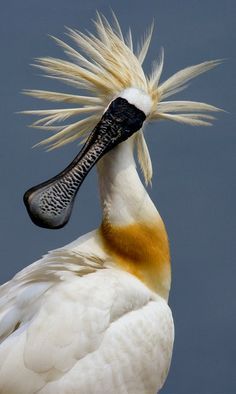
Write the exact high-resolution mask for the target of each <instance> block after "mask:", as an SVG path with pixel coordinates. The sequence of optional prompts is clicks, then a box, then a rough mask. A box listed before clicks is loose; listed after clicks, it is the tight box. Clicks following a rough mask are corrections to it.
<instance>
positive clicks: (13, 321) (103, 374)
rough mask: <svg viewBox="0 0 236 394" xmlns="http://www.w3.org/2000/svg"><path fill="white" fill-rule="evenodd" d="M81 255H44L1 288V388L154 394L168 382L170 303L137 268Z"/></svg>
mask: <svg viewBox="0 0 236 394" xmlns="http://www.w3.org/2000/svg"><path fill="white" fill-rule="evenodd" d="M50 259H51V260H50ZM78 261H80V263H77V264H75V263H74V262H73V263H72V262H70V261H69V259H68V261H66V258H65V262H64V264H62V262H61V261H60V265H57V263H56V255H55V256H54V258H52V257H51V258H49V259H48V261H47V259H46V260H45V258H44V259H42V260H39V262H37V263H35V264H33V265H31V266H30V267H28V268H27V269H26V270H24V271H22V273H19V274H18V275H17V276H16V277H15V279H13V280H12V281H10V282H8V283H7V284H6V285H4V286H2V288H0V295H1V299H2V304H1V306H0V327H1V332H0V334H1V336H2V343H1V345H0V393H1V394H16V393H17V394H32V393H36V392H37V393H40V394H49V393H53V394H55V393H58V394H60V393H63V394H65V393H68V394H73V393H80V394H89V393H94V392H96V393H109V394H110V393H116V394H119V393H129V394H138V393H140V394H141V393H142V394H154V393H156V391H157V390H159V389H160V388H161V386H162V384H163V383H164V380H165V377H166V375H167V372H168V368H169V364H170V359H171V353H172V345H173V322H172V316H171V312H170V309H169V307H168V305H167V303H166V301H165V300H163V299H162V298H161V297H159V296H157V295H155V294H154V293H153V292H151V291H150V290H149V289H148V288H147V287H146V286H145V285H143V284H142V283H141V282H140V281H139V280H138V279H136V278H135V277H133V276H132V275H130V274H129V273H126V272H123V271H121V270H118V269H113V268H104V267H102V266H100V267H99V263H98V262H91V261H90V262H87V265H86V262H85V260H83V259H82V258H80V260H78ZM52 267H53V268H52ZM33 278H34V280H33ZM45 279H46V280H45Z"/></svg>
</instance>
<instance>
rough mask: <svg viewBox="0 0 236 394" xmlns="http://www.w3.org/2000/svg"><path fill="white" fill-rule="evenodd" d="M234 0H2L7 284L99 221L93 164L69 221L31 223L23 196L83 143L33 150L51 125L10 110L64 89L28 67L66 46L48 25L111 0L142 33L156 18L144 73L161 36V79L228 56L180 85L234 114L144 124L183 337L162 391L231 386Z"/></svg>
mask: <svg viewBox="0 0 236 394" xmlns="http://www.w3.org/2000/svg"><path fill="white" fill-rule="evenodd" d="M235 4H236V3H235V1H233V0H232V1H230V0H225V1H217V0H205V1H196V0H182V1H180V0H178V1H177V0H176V1H175V0H162V1H161V0H160V1H154V0H153V1H148V0H145V1H137V0H131V1H124V2H122V1H120V2H118V1H114V0H111V1H108V0H104V1H102V0H96V1H92V0H86V1H85V2H82V1H78V0H67V1H65V0H63V1H62V0H51V1H45V0H40V1H36V0H24V1H19V0H15V1H14V0H12V1H7V2H5V1H4V2H1V12H0V30H1V35H0V39H1V60H0V68H1V73H0V78H1V81H0V89H1V90H0V92H1V108H0V111H1V134H0V142H1V145H0V166H1V167H0V168H1V172H0V176H1V183H0V184H1V193H0V199H1V205H0V207H1V209H0V228H1V238H0V243H1V244H0V261H1V268H0V281H1V282H4V281H6V280H8V279H10V278H11V277H12V275H13V274H14V273H15V272H17V271H18V270H20V269H21V268H23V267H24V266H26V265H28V264H30V263H31V262H33V261H34V260H36V259H37V258H39V257H40V256H41V255H42V254H44V253H45V252H46V251H47V250H50V249H53V248H56V247H59V246H62V245H64V244H66V243H67V242H69V241H71V240H73V239H75V238H76V237H78V236H79V235H81V234H83V233H86V232H87V231H89V230H91V229H92V228H94V227H96V226H98V224H99V220H100V208H99V201H98V198H97V181H96V174H95V171H93V172H92V173H91V174H90V175H89V176H88V178H87V179H86V182H85V183H84V185H83V186H82V188H81V190H80V193H79V195H78V198H77V202H76V206H75V209H74V214H73V216H72V219H71V221H70V223H69V224H68V226H67V227H65V228H64V229H62V230H59V231H49V230H43V229H40V228H37V227H36V226H34V225H33V224H32V223H31V221H30V220H29V218H28V216H27V214H26V211H25V208H24V206H23V203H22V196H23V193H24V191H25V190H26V189H27V188H29V187H30V186H33V185H35V184H37V183H39V182H40V181H43V180H45V179H47V178H48V177H50V176H52V175H54V174H55V173H57V172H58V171H59V170H60V169H62V168H63V166H64V165H65V164H67V163H68V162H69V161H70V160H71V159H72V157H73V156H74V155H75V153H76V152H77V151H78V147H77V144H74V145H70V146H67V147H65V148H63V149H61V150H59V151H54V152H52V153H45V152H44V151H43V150H41V149H31V146H32V145H33V144H35V143H36V142H37V141H39V140H40V139H41V138H42V137H43V133H44V132H43V131H36V130H31V129H29V128H27V127H26V125H27V124H28V123H30V119H28V118H26V117H23V116H20V115H17V114H15V112H16V111H19V110H23V109H33V108H37V107H38V108H43V107H44V106H45V107H47V104H46V103H42V102H39V101H36V100H33V99H30V98H29V97H24V96H22V95H21V94H20V93H19V92H20V90H21V89H23V88H48V89H53V88H58V89H59V90H63V86H62V85H61V84H59V83H55V82H53V81H49V80H47V79H45V78H41V77H39V76H38V74H39V72H38V71H37V70H35V69H32V68H31V67H30V66H29V63H31V62H32V59H33V58H34V57H37V56H43V55H53V56H60V54H61V51H60V50H59V49H58V48H56V46H55V44H54V43H53V42H52V41H51V40H50V39H49V38H48V37H47V34H52V35H55V36H58V37H61V38H63V32H64V25H67V26H70V27H75V28H79V29H81V30H83V31H84V30H85V29H86V28H88V29H93V26H92V23H91V18H94V17H95V10H96V9H98V10H100V11H102V12H104V13H105V14H106V15H107V16H108V17H110V15H111V14H110V7H111V8H113V9H114V11H115V12H116V14H117V16H118V18H119V20H120V23H121V26H122V27H123V29H127V27H128V26H129V25H130V26H131V27H132V28H133V32H134V35H135V37H140V35H141V34H142V32H143V31H144V29H145V28H146V27H147V26H148V25H149V24H150V22H151V21H152V19H153V18H154V19H155V26H156V27H155V31H154V35H153V40H152V44H151V50H150V52H149V55H148V58H147V61H146V64H145V70H146V71H149V70H150V67H149V66H150V63H151V60H152V59H153V58H155V57H156V56H157V54H158V51H159V48H160V46H161V45H163V46H164V48H165V67H164V75H163V77H164V78H166V77H168V76H169V75H170V74H172V73H173V72H175V71H177V70H178V69H180V68H183V67H185V66H187V65H192V64H195V63H198V62H201V61H203V60H208V59H215V58H219V57H220V58H226V59H227V61H226V62H225V64H224V65H221V66H219V67H218V68H217V69H215V70H213V71H211V72H209V73H207V74H205V75H203V76H201V77H199V78H198V80H195V81H194V82H193V83H192V84H191V86H190V87H189V88H188V90H187V91H184V92H182V93H180V94H179V95H178V98H182V99H193V100H202V101H206V102H209V103H211V104H215V105H216V106H219V107H223V108H225V109H226V110H227V111H228V112H229V113H227V114H225V113H220V114H219V115H217V117H218V120H217V121H216V122H215V124H214V126H213V127H211V128H203V127H202V128H200V127H199V128H193V127H189V126H182V125H178V124H174V123H170V122H169V123H168V122H160V123H156V124H153V125H149V126H148V128H147V140H148V142H149V146H150V149H151V155H152V159H153V166H154V178H153V187H152V189H149V193H150V195H151V197H152V198H153V200H154V202H155V204H156V205H157V207H158V209H159V211H160V213H161V214H162V216H163V218H164V221H165V223H166V226H167V229H168V233H169V238H170V244H171V253H172V267H173V284H172V291H171V297H170V305H171V308H172V311H173V315H174V320H175V327H176V340H175V348H174V355H173V361H172V366H171V370H170V374H169V377H168V380H167V383H166V385H165V388H164V389H163V391H162V393H163V394H164V393H169V394H233V393H236V375H235V364H236V360H235V356H236V352H235V351H236V349H235V348H236V341H235V322H236V316H235V279H236V276H235V274H236V264H235V255H236V248H235V227H236V226H235V200H236V199H235V197H236V196H235V191H236V189H235V164H236V154H235V142H236V134H235V126H234V121H235V111H234V110H235V74H234V70H235V57H234V53H233V50H234V47H235V34H234V33H235V31H234V28H235V26H234V24H235V17H236V12H235V11H236V7H235ZM66 90H67V88H66V87H65V88H64V91H66ZM176 98H177V96H176Z"/></svg>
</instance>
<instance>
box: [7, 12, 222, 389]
mask: <svg viewBox="0 0 236 394" xmlns="http://www.w3.org/2000/svg"><path fill="white" fill-rule="evenodd" d="M95 25H96V29H97V35H93V34H87V35H85V34H83V33H81V32H78V31H76V30H71V29H68V35H69V36H70V37H71V38H72V40H73V41H74V42H75V44H76V45H77V46H78V47H79V48H80V50H77V49H74V48H72V47H71V46H69V45H68V44H66V43H64V42H62V41H61V40H58V39H55V40H56V42H57V43H58V44H59V45H60V46H61V47H62V48H63V49H64V51H65V53H66V54H67V55H68V56H69V57H70V58H71V61H65V60H61V59H54V58H50V57H48V58H42V59H38V60H37V67H39V68H40V69H42V70H43V71H45V72H46V73H47V74H48V76H49V77H51V78H56V79H58V80H60V81H62V82H65V83H67V84H70V85H72V86H74V87H76V88H82V89H86V90H88V91H89V92H90V95H89V96H81V95H76V94H65V93H57V92H52V91H43V90H27V91H25V93H26V94H29V95H31V96H33V97H37V98H40V99H47V100H50V101H53V102H65V103H72V104H76V105H75V106H74V107H73V108H66V109H50V110H35V111H25V112H27V113H30V114H34V115H39V116H42V118H40V119H39V120H37V121H36V122H35V123H34V124H33V126H34V127H38V128H41V129H44V130H48V131H52V132H53V133H52V136H50V137H49V138H47V139H46V140H45V141H43V142H42V144H45V143H46V144H49V145H50V148H57V147H60V146H62V145H64V144H66V143H68V142H71V141H74V140H76V139H78V138H80V137H84V138H85V137H87V135H88V134H89V133H90V132H91V130H93V132H92V134H91V135H90V136H89V139H88V140H87V142H86V144H85V148H83V149H82V151H81V152H80V154H79V155H78V157H77V158H76V159H75V160H74V161H73V162H72V164H71V165H70V166H68V167H67V169H66V170H64V171H63V172H61V173H60V174H59V175H58V176H56V177H54V178H53V179H52V180H50V181H47V182H44V183H43V184H41V185H39V186H36V187H34V188H32V189H30V190H29V191H28V192H27V193H26V195H25V203H26V206H27V209H28V212H29V214H30V216H31V218H32V220H33V221H34V222H35V223H36V224H38V225H41V226H44V227H49V228H58V227H62V226H63V225H64V224H65V223H66V222H67V221H68V219H69V216H70V213H71V209H72V205H73V200H74V197H75V194H76V192H77V190H78V187H79V186H80V184H81V182H82V181H83V179H84V178H85V176H86V175H87V173H88V171H89V170H90V168H91V167H92V166H93V165H94V164H95V163H96V162H98V160H99V162H98V165H97V169H98V178H99V188H100V197H101V206H102V223H101V225H100V227H99V228H98V229H96V230H94V231H92V232H90V233H88V234H86V235H84V236H81V237H79V238H78V239H76V240H75V241H74V242H72V243H70V244H69V245H66V246H64V247H62V248H60V249H56V250H54V251H51V252H49V253H48V254H47V255H45V256H44V257H43V258H42V259H40V260H38V261H36V262H35V263H33V264H32V265H30V266H28V267H26V268H25V269H23V270H22V271H21V272H19V273H18V274H17V275H16V276H15V277H14V278H13V279H12V280H10V281H9V282H7V283H6V284H4V285H2V286H1V287H0V339H1V344H0V393H1V394H32V393H38V394H55V393H57V394H62V393H63V394H65V393H67V394H73V393H76V394H77V393H79V394H90V393H91V394H92V393H97V394H103V393H105V394H106V393H109V394H111V393H115V394H124V393H128V394H138V393H140V394H154V393H156V392H157V391H159V390H160V389H161V387H162V386H163V384H164V381H165V379H166V376H167V373H168V370H169V366H170V361H171V355H172V347H173V340H174V325H173V320H172V314H171V311H170V308H169V306H168V303H167V302H168V295H169V290H170V283H171V268H170V255H169V245H168V237H167V233H166V230H165V226H164V223H163V221H162V219H161V217H160V215H159V213H158V211H157V210H156V208H155V206H154V204H153V202H152V201H151V199H150V197H149V196H148V194H147V191H146V189H145V187H144V186H143V184H142V182H141V180H140V178H139V175H138V173H137V170H136V164H135V158H134V154H133V151H134V148H135V147H136V146H137V151H138V160H139V162H140V164H141V168H142V171H143V174H144V178H145V181H146V183H148V182H150V181H151V178H152V165H151V159H150V156H149V152H148V148H147V145H146V143H145V139H144V135H143V131H142V125H145V124H146V123H147V122H148V121H149V120H158V119H170V120H173V121H176V122H180V123H185V124H189V125H194V126H195V125H196V126H198V125H208V124H210V121H211V120H212V119H213V118H212V116H210V115H209V114H206V112H210V111H218V108H216V107H214V106H212V105H209V104H205V103H200V102H192V101H165V99H166V98H167V97H169V96H171V95H172V94H174V93H177V92H178V91H180V90H182V89H183V88H184V87H185V84H186V83H187V82H188V81H190V80H191V79H192V78H194V77H196V76H197V75H199V74H201V73H203V72H205V71H207V70H209V69H211V68H213V67H214V66H216V65H217V64H219V63H220V61H218V60H216V61H208V62H204V63H201V64H198V65H195V66H191V67H188V68H185V69H184V70H181V71H179V72H177V73H176V74H174V75H173V76H171V77H170V78H169V79H167V80H166V81H165V82H162V83H160V76H161V72H162V68H163V51H162V52H161V55H160V58H159V61H158V62H156V63H155V64H154V66H153V71H152V74H151V75H150V76H146V75H145V74H144V72H143V69H142V63H143V61H144V59H145V56H146V53H147V51H148V47H149V44H150V40H151V35H152V28H151V29H150V31H149V32H148V34H147V35H146V36H145V38H144V40H143V42H142V45H141V46H139V47H138V49H137V51H136V52H134V50H133V40H132V35H131V32H130V30H129V31H128V34H127V36H126V38H124V36H123V34H122V32H121V29H120V26H119V23H118V21H117V19H116V17H115V16H114V26H113V27H112V26H111V25H110V24H109V23H108V21H107V20H106V19H105V17H103V16H101V15H99V14H98V16H97V20H96V21H95ZM202 112H204V113H202ZM87 114H89V116H88V115H87ZM74 115H78V116H80V115H84V117H83V118H80V119H79V120H76V121H75V122H74V123H70V124H64V123H63V124H62V126H60V125H58V124H57V123H58V122H61V121H63V122H64V121H66V120H67V119H68V118H70V117H72V116H74Z"/></svg>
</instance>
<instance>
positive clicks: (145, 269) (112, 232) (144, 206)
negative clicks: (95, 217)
mask: <svg viewBox="0 0 236 394" xmlns="http://www.w3.org/2000/svg"><path fill="white" fill-rule="evenodd" d="M134 138H135V137H131V138H130V139H129V140H128V141H125V142H124V143H121V144H120V145H118V146H117V147H116V148H114V149H113V150H112V151H110V152H109V153H107V154H106V155H105V156H104V158H103V159H102V160H100V162H99V164H98V176H99V187H100V196H101V203H102V212H103V219H102V224H101V226H100V235H101V238H102V242H103V246H104V248H105V250H106V252H107V253H108V254H109V255H110V256H111V257H112V258H113V260H114V261H115V262H116V263H117V265H118V266H120V267H121V268H123V269H124V270H127V271H128V272H130V273H131V274H133V275H135V276H137V277H138V278H139V279H140V280H142V281H143V282H144V283H146V285H147V286H149V287H150V288H151V289H152V290H154V291H156V292H157V293H158V294H160V295H161V296H162V297H164V298H165V299H167V298H168V294H169V288H170V257H169V245H168V238H167V234H166V230H165V226H164V223H163V221H162V219H161V217H160V215H159V213H158V211H157V210H156V208H155V206H154V204H153V202H152V200H151V199H150V197H149V195H148V193H147V192H146V190H145V188H144V186H143V184H142V182H141V180H140V178H139V175H138V173H137V171H136V165H135V159H134V155H133V145H134Z"/></svg>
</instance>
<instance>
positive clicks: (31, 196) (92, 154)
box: [24, 97, 145, 229]
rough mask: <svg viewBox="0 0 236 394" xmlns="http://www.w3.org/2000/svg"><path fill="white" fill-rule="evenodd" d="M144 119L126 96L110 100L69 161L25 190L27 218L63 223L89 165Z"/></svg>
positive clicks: (48, 224)
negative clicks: (83, 142)
mask: <svg viewBox="0 0 236 394" xmlns="http://www.w3.org/2000/svg"><path fill="white" fill-rule="evenodd" d="M144 120H145V114H144V113H143V112H142V111H141V110H139V109H137V108H136V107H135V106H134V105H132V104H129V103H128V101H127V100H126V99H123V98H120V97H119V98H117V99H115V100H114V101H112V103H111V104H110V106H109V108H108V110H107V111H106V112H105V113H104V115H103V116H102V119H101V120H100V122H99V123H98V124H97V126H96V127H95V128H94V130H93V131H92V133H91V135H90V136H89V138H88V140H87V142H86V143H85V145H84V147H83V148H82V150H81V151H80V153H79V154H78V155H77V156H76V157H75V159H74V160H73V161H72V162H71V164H69V166H68V167H66V169H65V170H63V171H62V172H60V173H59V174H58V175H56V176H55V177H53V178H52V179H50V180H48V181H46V182H43V183H41V184H39V185H37V186H35V187H33V188H31V189H29V190H28V191H27V192H26V193H25V195H24V203H25V205H26V208H27V211H28V213H29V216H30V218H31V220H32V221H33V222H34V223H35V224H36V225H38V226H40V227H45V228H50V229H58V228H61V227H63V226H65V224H66V223H67V222H68V220H69V218H70V215H71V211H72V208H73V203H74V199H75V196H76V194H77V192H78V190H79V187H80V185H81V184H82V182H83V180H84V179H85V177H86V176H87V174H88V173H89V171H90V170H91V168H92V167H93V166H94V164H95V163H96V162H97V161H98V160H99V159H100V158H101V157H102V156H103V155H104V154H105V153H107V152H108V151H109V150H111V149H112V148H113V147H114V146H116V145H117V144H119V143H120V142H122V141H125V140H126V139H127V138H129V137H130V136H131V135H132V134H133V133H134V132H136V131H137V130H139V129H140V128H141V127H142V124H143V121H144Z"/></svg>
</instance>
